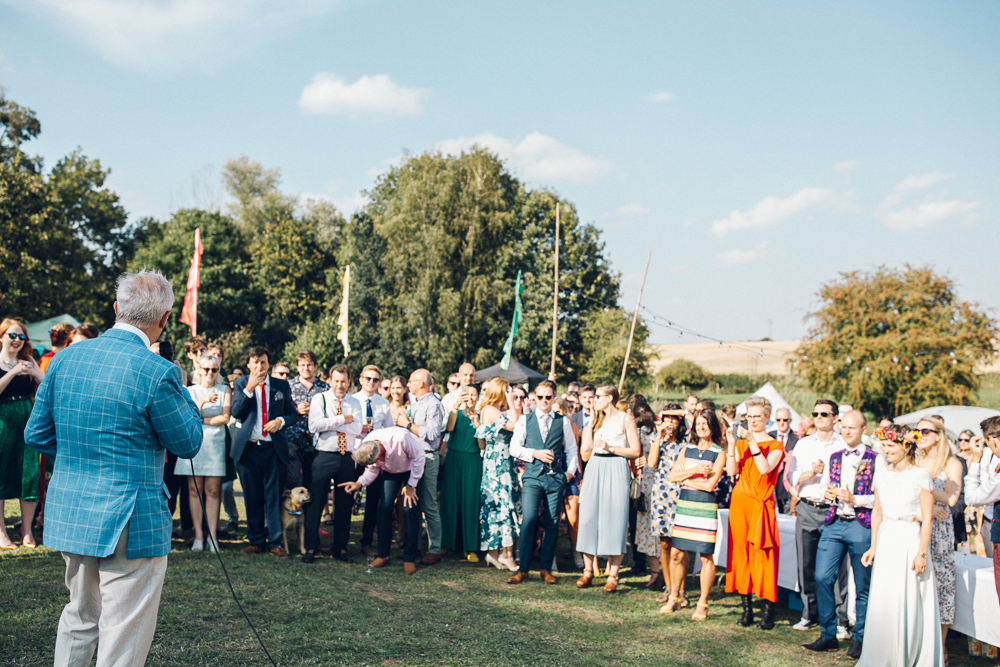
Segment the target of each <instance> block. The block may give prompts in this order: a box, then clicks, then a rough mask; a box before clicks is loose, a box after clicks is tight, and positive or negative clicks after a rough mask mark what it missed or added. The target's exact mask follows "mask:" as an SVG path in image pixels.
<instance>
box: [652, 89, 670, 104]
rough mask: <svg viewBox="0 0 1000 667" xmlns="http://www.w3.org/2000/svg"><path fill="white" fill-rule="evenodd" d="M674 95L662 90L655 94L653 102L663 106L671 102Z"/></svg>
mask: <svg viewBox="0 0 1000 667" xmlns="http://www.w3.org/2000/svg"><path fill="white" fill-rule="evenodd" d="M673 97H674V96H673V93H668V92H667V91H665V90H661V91H660V92H658V93H653V101H654V102H656V103H657V104H663V103H664V102H669V101H670V100H672V99H673Z"/></svg>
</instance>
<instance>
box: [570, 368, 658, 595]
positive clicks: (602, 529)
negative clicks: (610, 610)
mask: <svg viewBox="0 0 1000 667" xmlns="http://www.w3.org/2000/svg"><path fill="white" fill-rule="evenodd" d="M617 405H618V389H617V388H616V387H615V386H614V385H612V384H605V385H601V386H600V387H598V388H597V393H596V395H595V396H594V411H595V413H596V416H595V417H594V420H593V421H592V422H591V423H590V424H589V425H588V426H587V428H586V429H584V431H583V441H582V443H581V445H580V455H581V456H582V457H583V460H584V461H587V462H588V463H587V472H586V474H585V475H584V480H583V486H582V487H581V488H580V532H579V535H578V536H577V544H576V548H577V549H578V550H579V551H580V553H581V554H583V563H584V569H583V576H582V577H580V579H579V580H578V581H577V582H576V585H577V587H578V588H587V587H588V586H590V583H591V581H592V580H593V578H594V573H595V572H597V571H598V570H597V558H598V556H607V558H608V580H607V583H606V584H605V585H604V592H605V593H614V592H615V590H616V589H617V588H618V569H619V568H620V567H621V564H622V557H623V556H624V555H625V550H626V548H627V544H628V505H629V494H628V492H629V482H630V480H631V473H630V472H629V465H628V461H627V459H634V458H637V457H638V456H639V455H640V454H641V453H642V445H641V444H640V443H639V433H638V432H637V431H636V427H635V418H634V417H632V415H630V414H628V413H627V412H622V411H621V410H619V409H618V408H617V407H615V406H617Z"/></svg>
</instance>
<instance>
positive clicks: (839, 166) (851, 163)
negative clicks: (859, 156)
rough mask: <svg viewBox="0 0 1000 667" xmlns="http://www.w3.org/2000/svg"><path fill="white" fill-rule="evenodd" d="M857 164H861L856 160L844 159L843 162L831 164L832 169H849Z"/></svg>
mask: <svg viewBox="0 0 1000 667" xmlns="http://www.w3.org/2000/svg"><path fill="white" fill-rule="evenodd" d="M859 164H861V163H860V162H858V161H857V160H844V161H843V162H838V163H837V164H835V165H833V170H834V171H851V170H853V169H856V168H857V167H858V165H859Z"/></svg>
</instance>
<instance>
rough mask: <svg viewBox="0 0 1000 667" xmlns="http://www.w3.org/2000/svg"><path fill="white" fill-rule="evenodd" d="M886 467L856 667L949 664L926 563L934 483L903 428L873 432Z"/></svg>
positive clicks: (880, 475)
mask: <svg viewBox="0 0 1000 667" xmlns="http://www.w3.org/2000/svg"><path fill="white" fill-rule="evenodd" d="M875 437H876V438H877V439H878V440H879V442H880V444H881V446H882V452H883V453H884V454H885V457H886V459H887V460H888V461H889V465H888V466H887V467H886V468H885V469H877V470H876V472H875V504H874V506H873V507H872V547H871V549H869V550H868V551H866V552H865V554H864V556H862V557H861V562H862V563H864V564H865V566H866V567H872V576H871V588H870V589H869V593H868V599H869V600H871V602H870V603H869V605H868V616H867V619H866V621H865V627H866V628H867V631H866V632H865V642H864V646H863V648H862V649H861V658H860V659H859V660H858V663H857V666H856V667H937V666H939V665H943V664H944V651H943V647H942V644H941V630H940V627H939V620H938V619H939V617H938V603H937V591H936V589H935V581H934V568H933V566H931V565H930V564H929V562H928V556H927V552H928V551H929V549H930V543H931V530H932V528H933V522H934V495H933V494H932V489H933V484H932V480H931V475H930V473H929V472H927V471H926V470H924V469H923V468H920V467H919V466H917V465H916V463H915V459H916V453H917V442H916V440H917V438H919V434H913V433H911V432H910V430H909V428H907V427H905V426H901V425H898V424H893V425H891V426H886V427H884V428H881V429H879V430H877V431H875Z"/></svg>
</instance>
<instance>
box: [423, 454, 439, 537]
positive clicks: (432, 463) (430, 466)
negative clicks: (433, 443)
mask: <svg viewBox="0 0 1000 667" xmlns="http://www.w3.org/2000/svg"><path fill="white" fill-rule="evenodd" d="M440 465H441V455H440V454H438V453H437V452H426V460H425V461H424V476H423V477H421V478H420V481H419V482H417V496H418V497H419V499H420V511H421V512H423V513H424V520H425V521H427V551H428V552H429V553H432V554H439V553H441V510H440V509H439V508H438V499H437V488H438V468H439V467H440Z"/></svg>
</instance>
